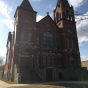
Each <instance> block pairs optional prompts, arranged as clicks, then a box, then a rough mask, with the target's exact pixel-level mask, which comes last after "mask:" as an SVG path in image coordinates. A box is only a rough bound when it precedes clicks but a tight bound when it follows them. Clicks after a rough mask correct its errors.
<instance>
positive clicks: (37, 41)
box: [36, 35, 39, 47]
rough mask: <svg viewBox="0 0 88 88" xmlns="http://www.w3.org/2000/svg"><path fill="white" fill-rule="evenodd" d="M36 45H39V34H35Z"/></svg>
mask: <svg viewBox="0 0 88 88" xmlns="http://www.w3.org/2000/svg"><path fill="white" fill-rule="evenodd" d="M36 46H37V47H39V35H36Z"/></svg>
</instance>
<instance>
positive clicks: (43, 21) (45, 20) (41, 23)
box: [37, 15, 60, 30]
mask: <svg viewBox="0 0 88 88" xmlns="http://www.w3.org/2000/svg"><path fill="white" fill-rule="evenodd" d="M47 23H49V26H48V27H53V28H54V29H57V30H59V29H60V28H59V27H58V26H57V24H56V23H55V22H54V21H53V19H52V18H51V17H50V16H49V15H47V16H46V17H44V18H43V19H41V20H40V21H39V22H37V25H39V26H43V27H45V26H47Z"/></svg>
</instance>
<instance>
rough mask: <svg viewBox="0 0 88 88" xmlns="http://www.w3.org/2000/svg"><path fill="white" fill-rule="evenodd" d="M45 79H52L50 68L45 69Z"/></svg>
mask: <svg viewBox="0 0 88 88" xmlns="http://www.w3.org/2000/svg"><path fill="white" fill-rule="evenodd" d="M46 80H47V81H50V80H52V70H46Z"/></svg>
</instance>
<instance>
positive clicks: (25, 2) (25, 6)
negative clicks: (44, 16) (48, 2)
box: [19, 0, 34, 12]
mask: <svg viewBox="0 0 88 88" xmlns="http://www.w3.org/2000/svg"><path fill="white" fill-rule="evenodd" d="M19 7H20V8H22V9H25V10H28V11H32V12H34V10H33V8H32V6H31V4H30V2H29V1H28V0H23V2H22V3H21V5H20V6H19Z"/></svg>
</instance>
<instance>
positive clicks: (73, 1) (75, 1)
mask: <svg viewBox="0 0 88 88" xmlns="http://www.w3.org/2000/svg"><path fill="white" fill-rule="evenodd" d="M68 1H69V3H70V5H72V6H73V7H74V9H76V8H77V7H80V6H82V5H83V4H84V3H85V2H83V0H68Z"/></svg>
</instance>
